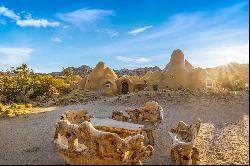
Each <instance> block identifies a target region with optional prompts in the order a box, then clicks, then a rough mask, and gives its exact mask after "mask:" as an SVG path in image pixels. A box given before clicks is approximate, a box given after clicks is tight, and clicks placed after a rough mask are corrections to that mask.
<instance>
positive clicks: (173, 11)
mask: <svg viewBox="0 0 250 166" xmlns="http://www.w3.org/2000/svg"><path fill="white" fill-rule="evenodd" d="M248 6H249V1H247V0H219V1H218V0H209V1H208V0H207V1H205V0H202V1H201V0H185V1H184V0H136V1H135V0H105V1H104V0H81V1H79V0H74V1H72V0H53V1H49V0H43V1H41V0H36V1H31V0H0V70H6V69H8V68H10V67H11V66H18V65H20V64H21V63H27V64H28V65H29V66H30V67H31V68H33V69H34V70H35V72H52V71H61V69H62V67H68V66H74V67H78V66H81V65H83V64H87V65H89V66H91V67H94V66H95V65H96V63H97V62H98V61H100V60H102V61H105V62H106V64H107V65H108V66H110V67H112V68H114V69H121V68H129V69H134V68H138V67H145V66H159V67H160V68H163V67H164V66H165V65H166V64H167V63H168V62H169V58H170V55H171V53H172V51H173V50H174V49H177V48H179V49H181V50H182V51H183V52H184V54H185V58H186V59H187V60H188V61H189V62H191V63H192V64H193V65H194V66H196V67H203V68H206V67H213V66H217V65H222V64H226V63H230V62H232V61H235V62H239V63H248V62H249V37H248V36H249V7H248Z"/></svg>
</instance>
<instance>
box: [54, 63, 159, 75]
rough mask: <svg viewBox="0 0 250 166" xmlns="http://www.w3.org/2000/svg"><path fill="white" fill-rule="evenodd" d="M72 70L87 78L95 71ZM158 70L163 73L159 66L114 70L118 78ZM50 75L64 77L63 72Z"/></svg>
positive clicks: (87, 67) (81, 68) (87, 69)
mask: <svg viewBox="0 0 250 166" xmlns="http://www.w3.org/2000/svg"><path fill="white" fill-rule="evenodd" d="M71 68H72V69H73V72H74V75H80V76H86V75H88V74H89V73H90V72H91V71H92V70H93V69H92V68H91V67H89V66H88V65H82V66H80V67H78V68H75V67H71ZM157 70H159V71H161V69H160V68H159V67H158V66H155V67H144V68H137V69H133V70H129V69H120V70H114V71H115V73H116V74H117V75H118V76H121V75H138V76H143V75H144V74H146V73H147V72H148V71H157ZM49 74H51V75H54V76H59V75H62V74H63V72H62V71H61V72H52V73H49Z"/></svg>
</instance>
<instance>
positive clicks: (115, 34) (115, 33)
mask: <svg viewBox="0 0 250 166" xmlns="http://www.w3.org/2000/svg"><path fill="white" fill-rule="evenodd" d="M108 34H109V35H110V36H111V37H114V36H117V35H118V34H119V32H108Z"/></svg>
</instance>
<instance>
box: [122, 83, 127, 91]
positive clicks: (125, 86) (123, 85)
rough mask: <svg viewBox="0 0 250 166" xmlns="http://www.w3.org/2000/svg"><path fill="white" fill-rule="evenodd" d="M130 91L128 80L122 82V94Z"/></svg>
mask: <svg viewBox="0 0 250 166" xmlns="http://www.w3.org/2000/svg"><path fill="white" fill-rule="evenodd" d="M127 93H128V83H127V82H126V81H123V82H122V94H127Z"/></svg>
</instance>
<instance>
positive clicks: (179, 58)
mask: <svg viewBox="0 0 250 166" xmlns="http://www.w3.org/2000/svg"><path fill="white" fill-rule="evenodd" d="M170 63H172V64H180V65H184V54H183V52H182V51H181V50H180V49H176V50H174V51H173V53H172V55H171V59H170Z"/></svg>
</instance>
